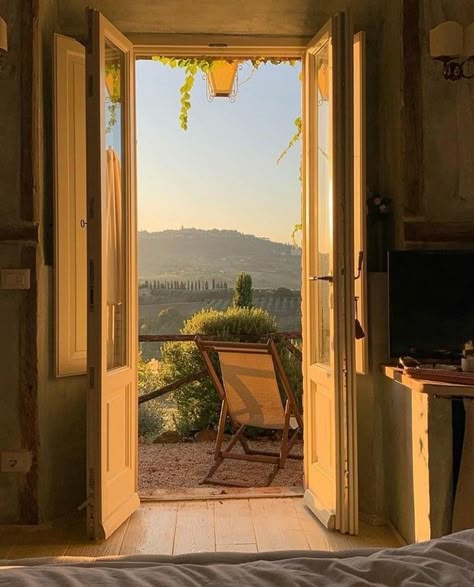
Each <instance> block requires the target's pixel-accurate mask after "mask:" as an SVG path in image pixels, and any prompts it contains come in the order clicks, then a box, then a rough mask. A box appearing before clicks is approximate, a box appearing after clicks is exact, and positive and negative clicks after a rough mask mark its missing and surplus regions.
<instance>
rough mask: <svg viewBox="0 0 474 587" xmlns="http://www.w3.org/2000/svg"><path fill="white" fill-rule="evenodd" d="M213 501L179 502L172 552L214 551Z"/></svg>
mask: <svg viewBox="0 0 474 587" xmlns="http://www.w3.org/2000/svg"><path fill="white" fill-rule="evenodd" d="M215 550H216V542H215V535H214V503H213V502H211V501H209V502H208V501H192V502H183V503H180V504H179V508H178V519H177V522H176V534H175V539H174V549H173V554H183V553H187V552H215Z"/></svg>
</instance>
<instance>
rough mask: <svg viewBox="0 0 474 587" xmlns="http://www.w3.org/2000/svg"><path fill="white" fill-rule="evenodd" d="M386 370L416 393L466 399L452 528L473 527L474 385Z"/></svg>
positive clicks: (391, 377)
mask: <svg viewBox="0 0 474 587" xmlns="http://www.w3.org/2000/svg"><path fill="white" fill-rule="evenodd" d="M383 371H384V373H385V375H386V376H387V377H389V378H390V379H392V380H393V381H397V382H398V383H401V384H402V385H404V386H405V387H408V388H410V389H411V390H412V391H414V392H415V393H425V394H428V395H431V396H436V397H442V398H445V399H463V401H464V408H465V410H466V421H465V429H464V443H463V449H462V455H461V466H460V470H459V477H458V484H457V488H456V495H455V498H454V511H453V525H452V531H453V532H458V531H460V530H466V529H468V528H474V386H467V385H459V384H454V383H444V382H443V383H437V382H436V381H424V380H422V379H414V378H413V377H408V376H407V375H404V373H403V370H402V369H399V368H397V367H392V366H384V367H383Z"/></svg>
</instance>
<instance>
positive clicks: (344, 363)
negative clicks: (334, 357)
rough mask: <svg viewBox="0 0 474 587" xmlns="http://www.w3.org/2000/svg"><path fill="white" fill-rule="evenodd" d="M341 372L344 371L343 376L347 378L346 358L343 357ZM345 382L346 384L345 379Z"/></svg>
mask: <svg viewBox="0 0 474 587" xmlns="http://www.w3.org/2000/svg"><path fill="white" fill-rule="evenodd" d="M342 372H343V373H344V377H345V378H347V373H348V371H347V358H346V357H344V361H343V363H342ZM345 384H346V385H347V381H345Z"/></svg>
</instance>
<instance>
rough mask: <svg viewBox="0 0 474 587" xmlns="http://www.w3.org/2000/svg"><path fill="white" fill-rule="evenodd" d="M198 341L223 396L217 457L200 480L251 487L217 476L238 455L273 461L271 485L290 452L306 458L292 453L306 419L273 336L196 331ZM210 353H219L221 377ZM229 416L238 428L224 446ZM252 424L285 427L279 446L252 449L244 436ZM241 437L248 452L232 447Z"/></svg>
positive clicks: (266, 426) (252, 459)
mask: <svg viewBox="0 0 474 587" xmlns="http://www.w3.org/2000/svg"><path fill="white" fill-rule="evenodd" d="M196 344H197V346H198V348H199V350H200V351H201V354H202V357H203V359H204V362H205V364H206V367H207V369H208V370H209V374H210V376H211V378H212V381H213V383H214V385H215V387H216V389H217V392H218V393H219V395H220V397H221V399H222V407H221V414H220V418H219V427H218V431H217V439H216V449H215V455H214V458H215V463H214V464H213V466H212V467H211V469H210V470H209V473H208V474H207V476H206V477H205V479H203V481H202V482H201V483H215V484H218V485H232V486H236V487H249V484H248V483H244V482H240V481H226V480H217V479H214V478H213V475H214V473H215V472H216V471H217V469H218V468H219V467H220V466H221V464H222V463H223V461H224V459H236V460H243V461H256V462H261V463H269V464H273V465H274V466H273V468H272V471H271V473H270V474H269V476H268V478H267V481H266V485H267V486H268V485H270V484H271V483H272V481H273V479H274V478H275V475H276V474H277V473H278V470H279V469H282V468H283V467H284V465H285V461H286V459H287V458H299V459H301V458H302V456H300V455H290V454H289V452H290V451H291V449H292V448H293V446H294V444H295V442H296V440H297V438H298V433H299V431H301V430H302V429H303V420H302V417H301V413H300V411H299V409H298V406H297V404H296V401H295V396H294V394H293V390H292V389H291V386H290V382H289V381H288V377H287V376H286V373H285V371H284V369H283V365H282V363H281V359H280V356H279V355H278V350H277V347H276V345H275V342H274V341H273V340H271V339H270V340H269V341H268V342H267V343H265V344H260V343H238V342H218V341H207V340H203V339H200V338H199V337H196ZM211 353H216V354H217V356H218V359H219V365H220V372H221V377H219V375H218V372H217V369H216V367H215V365H214V363H213V361H212V359H211ZM280 391H281V393H280ZM282 396H283V400H282ZM228 418H229V420H230V422H231V423H232V425H233V428H234V429H235V433H234V435H233V436H232V438H231V439H230V441H229V443H228V444H227V446H226V447H225V448H223V447H222V444H223V440H224V429H225V426H226V421H227V419H228ZM247 426H253V427H256V428H266V429H272V430H281V431H282V441H281V448H280V450H279V452H266V451H258V450H252V449H251V448H250V447H249V445H248V442H247V440H246V439H245V436H244V431H245V428H246V427H247ZM237 443H240V444H241V445H242V448H243V452H237V451H235V450H233V449H234V447H235V446H236V444H237Z"/></svg>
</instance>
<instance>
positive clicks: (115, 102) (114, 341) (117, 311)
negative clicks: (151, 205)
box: [104, 41, 127, 370]
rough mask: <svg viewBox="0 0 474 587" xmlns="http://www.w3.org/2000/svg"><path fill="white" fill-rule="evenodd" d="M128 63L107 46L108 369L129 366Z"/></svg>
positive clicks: (105, 120) (105, 118)
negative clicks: (125, 98)
mask: <svg viewBox="0 0 474 587" xmlns="http://www.w3.org/2000/svg"><path fill="white" fill-rule="evenodd" d="M123 72H124V62H123V53H122V52H121V51H120V50H119V49H118V48H116V47H114V46H113V45H112V44H111V43H110V42H108V41H107V42H106V46H105V78H104V80H105V88H104V95H105V101H104V108H105V112H104V124H105V149H106V158H105V160H106V186H105V189H106V214H105V232H106V251H105V262H106V267H105V278H106V279H105V280H106V287H105V291H106V297H107V300H106V301H107V369H108V370H111V369H116V368H118V367H123V366H124V365H125V364H126V344H127V337H126V323H127V322H126V311H127V300H126V296H125V291H126V288H125V278H126V273H127V272H126V269H127V267H126V227H125V202H126V189H127V188H126V182H125V169H124V153H123V150H124V149H123V147H124V132H125V129H124V124H123V96H124V79H123Z"/></svg>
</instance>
